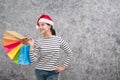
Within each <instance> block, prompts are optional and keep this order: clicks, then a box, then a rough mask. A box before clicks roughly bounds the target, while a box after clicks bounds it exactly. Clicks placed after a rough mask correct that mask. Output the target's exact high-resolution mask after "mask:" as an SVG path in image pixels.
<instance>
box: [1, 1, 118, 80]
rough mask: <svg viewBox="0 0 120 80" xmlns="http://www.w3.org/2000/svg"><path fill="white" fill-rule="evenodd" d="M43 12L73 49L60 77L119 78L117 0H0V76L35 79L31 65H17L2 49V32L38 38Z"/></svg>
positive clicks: (68, 79) (14, 79)
mask: <svg viewBox="0 0 120 80" xmlns="http://www.w3.org/2000/svg"><path fill="white" fill-rule="evenodd" d="M42 13H47V14H49V15H50V16H51V17H52V18H53V20H54V22H55V26H54V28H55V29H56V31H57V35H60V36H61V37H62V38H64V39H65V40H66V41H67V42H68V43H69V45H70V47H71V49H72V50H73V53H74V57H73V60H72V64H71V66H70V68H69V70H67V71H65V72H63V73H61V74H60V77H59V79H60V80H120V0H0V80H35V75H34V67H33V66H32V65H29V66H21V65H16V64H14V63H13V62H12V61H10V59H9V58H8V56H7V55H6V54H5V53H4V51H3V45H2V36H3V33H4V31H5V30H15V31H17V32H19V33H21V34H23V35H25V36H31V37H33V38H34V39H36V38H38V37H39V33H38V32H37V30H36V29H35V26H36V20H37V18H38V16H39V15H40V14H42Z"/></svg>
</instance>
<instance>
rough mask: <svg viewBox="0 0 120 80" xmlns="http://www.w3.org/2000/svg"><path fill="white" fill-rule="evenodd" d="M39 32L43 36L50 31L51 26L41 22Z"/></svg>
mask: <svg viewBox="0 0 120 80" xmlns="http://www.w3.org/2000/svg"><path fill="white" fill-rule="evenodd" d="M39 30H40V32H41V33H43V34H44V33H47V32H48V31H50V26H49V25H47V24H46V23H44V22H39Z"/></svg>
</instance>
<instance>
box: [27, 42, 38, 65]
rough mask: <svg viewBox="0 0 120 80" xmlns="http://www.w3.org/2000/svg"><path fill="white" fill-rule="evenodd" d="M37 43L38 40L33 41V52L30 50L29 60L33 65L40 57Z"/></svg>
mask: <svg viewBox="0 0 120 80" xmlns="http://www.w3.org/2000/svg"><path fill="white" fill-rule="evenodd" d="M39 48H40V47H39V43H38V40H35V41H34V50H30V54H29V55H30V60H31V63H35V62H36V61H37V60H38V59H39V57H40V54H39V53H40V49H39Z"/></svg>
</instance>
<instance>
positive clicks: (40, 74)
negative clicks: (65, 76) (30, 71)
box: [35, 69, 59, 80]
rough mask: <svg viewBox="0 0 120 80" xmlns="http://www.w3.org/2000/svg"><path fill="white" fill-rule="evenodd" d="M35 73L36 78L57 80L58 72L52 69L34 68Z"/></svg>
mask: <svg viewBox="0 0 120 80" xmlns="http://www.w3.org/2000/svg"><path fill="white" fill-rule="evenodd" d="M35 74H36V78H37V80H58V74H59V73H57V72H55V70H53V71H46V70H40V69H35Z"/></svg>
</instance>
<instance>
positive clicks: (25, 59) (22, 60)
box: [18, 44, 31, 65]
mask: <svg viewBox="0 0 120 80" xmlns="http://www.w3.org/2000/svg"><path fill="white" fill-rule="evenodd" d="M29 52H30V45H25V44H23V46H22V47H21V50H20V55H19V60H18V64H22V65H27V64H30V63H31V62H30V56H29Z"/></svg>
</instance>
